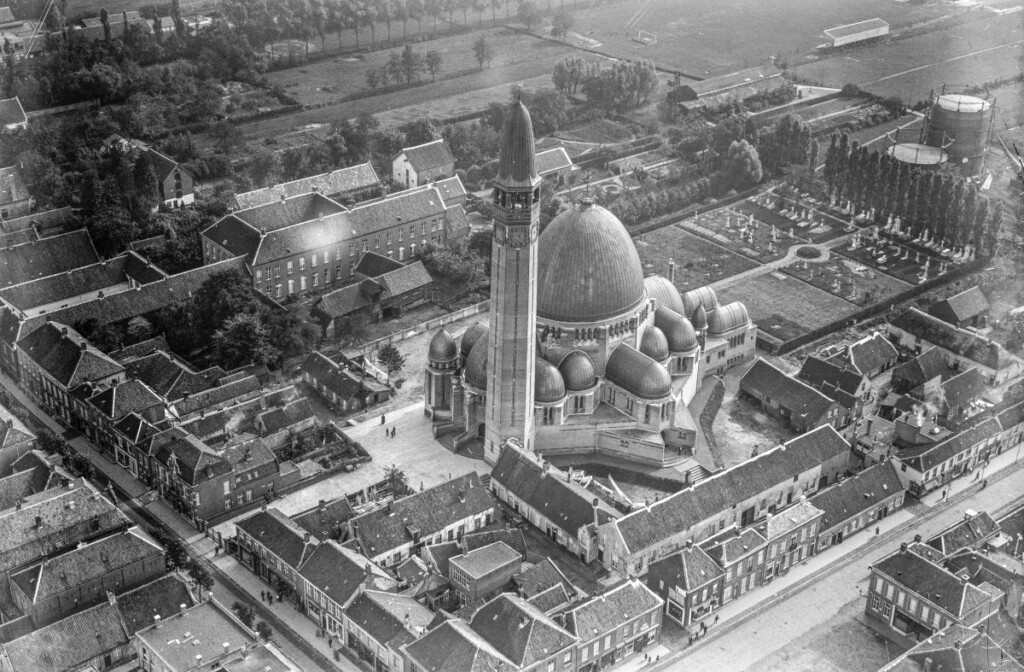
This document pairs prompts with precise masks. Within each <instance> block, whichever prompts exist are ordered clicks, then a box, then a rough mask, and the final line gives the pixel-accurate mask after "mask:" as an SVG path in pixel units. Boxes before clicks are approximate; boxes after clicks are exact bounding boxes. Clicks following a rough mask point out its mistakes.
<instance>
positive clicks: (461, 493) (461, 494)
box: [459, 488, 466, 504]
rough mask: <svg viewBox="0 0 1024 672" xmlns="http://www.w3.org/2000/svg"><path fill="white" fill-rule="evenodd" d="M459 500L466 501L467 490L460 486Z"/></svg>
mask: <svg viewBox="0 0 1024 672" xmlns="http://www.w3.org/2000/svg"><path fill="white" fill-rule="evenodd" d="M459 502H461V503H463V504H465V503H466V491H465V490H463V489H462V488H459Z"/></svg>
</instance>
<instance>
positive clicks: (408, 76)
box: [401, 44, 423, 84]
mask: <svg viewBox="0 0 1024 672" xmlns="http://www.w3.org/2000/svg"><path fill="white" fill-rule="evenodd" d="M401 67H402V73H403V74H404V75H405V82H406V83H407V84H412V80H413V77H415V78H416V81H419V78H420V73H421V72H423V54H421V53H419V52H417V51H413V50H412V45H409V44H407V45H405V48H404V49H402V61H401Z"/></svg>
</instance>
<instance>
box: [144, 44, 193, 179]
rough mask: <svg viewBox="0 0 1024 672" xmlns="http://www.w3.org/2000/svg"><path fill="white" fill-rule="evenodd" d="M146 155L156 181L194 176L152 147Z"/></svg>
mask: <svg viewBox="0 0 1024 672" xmlns="http://www.w3.org/2000/svg"><path fill="white" fill-rule="evenodd" d="M147 25H148V24H147ZM146 155H147V157H148V158H149V162H150V164H152V166H153V172H154V173H156V179H158V180H160V181H161V182H163V181H164V180H166V179H167V178H168V177H170V175H171V173H172V172H174V171H175V170H180V171H181V172H183V173H188V174H189V175H192V173H191V172H189V170H188V168H185V167H184V166H179V165H178V162H177V161H175V160H174V159H172V158H171V157H169V156H167V155H166V154H161V153H160V152H158V151H157V150H155V149H153V148H152V147H149V148H147V152H146ZM194 178H195V176H193V179H194Z"/></svg>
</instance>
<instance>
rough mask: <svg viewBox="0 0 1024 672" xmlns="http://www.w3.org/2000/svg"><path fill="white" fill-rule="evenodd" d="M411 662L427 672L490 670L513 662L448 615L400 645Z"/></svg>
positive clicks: (512, 664) (511, 665) (510, 666)
mask: <svg viewBox="0 0 1024 672" xmlns="http://www.w3.org/2000/svg"><path fill="white" fill-rule="evenodd" d="M402 650H403V651H404V652H405V654H406V656H407V657H408V658H409V659H410V660H411V661H413V663H414V664H415V665H417V666H419V667H421V668H422V669H424V670H426V671H427V672H494V670H500V669H509V670H513V669H516V664H515V663H513V662H512V661H511V660H509V659H508V658H506V657H505V656H504V655H503V654H502V652H501V651H500V650H498V649H497V648H496V647H495V646H493V645H492V644H491V643H490V642H488V641H487V640H486V639H484V638H483V637H481V636H480V635H479V634H477V633H476V632H475V631H474V630H473V629H472V628H471V627H470V626H469V625H468V624H467V623H465V622H463V621H461V620H459V619H449V620H446V621H444V622H443V623H441V624H440V625H437V626H436V627H435V628H434V629H433V630H431V631H430V632H428V633H427V634H425V635H423V636H422V637H420V638H419V639H417V640H415V641H413V642H409V643H408V644H405V645H404V646H403V647H402Z"/></svg>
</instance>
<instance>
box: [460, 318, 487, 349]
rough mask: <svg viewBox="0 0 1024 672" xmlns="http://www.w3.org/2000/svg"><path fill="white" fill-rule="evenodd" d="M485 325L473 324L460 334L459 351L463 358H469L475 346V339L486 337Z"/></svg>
mask: <svg viewBox="0 0 1024 672" xmlns="http://www.w3.org/2000/svg"><path fill="white" fill-rule="evenodd" d="M487 332H488V329H487V325H486V324H484V323H483V322H474V323H473V324H471V325H469V328H468V329H466V331H464V332H463V333H462V340H460V341H459V351H460V354H461V355H462V356H463V357H469V353H470V351H471V350H472V349H473V346H474V345H476V342H477V339H479V338H480V337H484V338H486V337H487Z"/></svg>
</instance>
